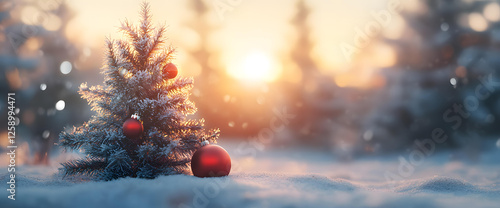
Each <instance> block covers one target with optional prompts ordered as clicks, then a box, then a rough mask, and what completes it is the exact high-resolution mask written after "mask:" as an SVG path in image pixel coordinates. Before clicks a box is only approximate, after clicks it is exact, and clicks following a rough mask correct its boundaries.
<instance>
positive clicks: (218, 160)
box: [191, 144, 231, 178]
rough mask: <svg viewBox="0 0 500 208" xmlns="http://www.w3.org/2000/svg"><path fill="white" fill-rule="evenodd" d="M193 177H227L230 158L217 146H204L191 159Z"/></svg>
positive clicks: (229, 169) (229, 168)
mask: <svg viewBox="0 0 500 208" xmlns="http://www.w3.org/2000/svg"><path fill="white" fill-rule="evenodd" d="M191 170H192V171H193V175H194V176H197V177H201V178H205V177H220V176H227V175H229V171H231V158H230V157H229V154H228V153H227V152H226V150H225V149H224V148H222V147H221V146H219V145H213V144H212V145H210V144H209V145H205V146H203V147H202V148H201V149H199V150H198V151H196V152H195V153H194V155H193V158H192V159H191Z"/></svg>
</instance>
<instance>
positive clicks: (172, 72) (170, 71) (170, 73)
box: [163, 63, 179, 79]
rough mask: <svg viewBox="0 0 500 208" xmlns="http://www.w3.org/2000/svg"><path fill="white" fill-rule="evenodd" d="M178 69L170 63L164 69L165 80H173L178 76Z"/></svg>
mask: <svg viewBox="0 0 500 208" xmlns="http://www.w3.org/2000/svg"><path fill="white" fill-rule="evenodd" d="M178 72H179V71H178V70H177V67H176V66H175V64H173V63H168V64H167V65H165V66H164V67H163V78H165V79H173V78H175V77H176V76H177V73H178Z"/></svg>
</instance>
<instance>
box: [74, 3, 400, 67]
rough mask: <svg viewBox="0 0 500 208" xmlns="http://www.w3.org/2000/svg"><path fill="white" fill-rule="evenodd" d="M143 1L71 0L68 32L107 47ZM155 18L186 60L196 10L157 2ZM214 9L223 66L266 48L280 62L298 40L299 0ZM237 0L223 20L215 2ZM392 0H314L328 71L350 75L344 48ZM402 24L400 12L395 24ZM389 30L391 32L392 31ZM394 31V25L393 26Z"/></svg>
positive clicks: (320, 53) (315, 26) (319, 55)
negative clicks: (295, 27)
mask: <svg viewBox="0 0 500 208" xmlns="http://www.w3.org/2000/svg"><path fill="white" fill-rule="evenodd" d="M141 2H142V0H105V1H104V0H68V3H69V5H70V6H71V7H72V8H73V9H74V10H75V12H76V16H75V17H74V19H73V20H72V22H71V23H70V25H69V27H68V30H67V34H68V36H70V37H73V38H78V40H79V41H81V42H84V43H86V45H87V46H89V47H102V46H103V43H104V38H105V36H111V37H115V38H116V37H119V33H118V32H117V27H118V26H119V25H120V21H121V20H124V19H125V18H126V19H128V20H130V21H131V22H137V21H138V20H139V15H138V12H139V10H140V4H141ZM149 2H150V4H151V8H152V14H153V21H154V22H155V23H165V24H166V25H168V31H167V36H168V37H169V40H170V43H171V44H172V45H174V46H176V48H178V52H179V54H178V59H179V60H178V61H180V62H186V61H187V59H188V57H186V56H185V54H186V51H187V49H188V48H189V47H192V46H193V43H194V42H195V41H196V39H193V38H190V37H196V36H193V34H192V31H191V30H190V29H189V27H188V26H187V25H186V23H187V22H188V20H189V17H191V16H192V11H191V10H190V8H189V7H188V5H187V1H185V0H151V1H149ZM207 2H209V3H210V5H211V8H212V10H213V12H212V13H213V14H212V15H211V18H212V19H213V21H214V23H215V25H217V26H218V29H217V32H216V33H215V34H213V37H211V39H212V42H211V43H212V47H214V48H218V49H219V50H220V51H222V52H223V54H222V56H223V57H222V58H221V60H218V61H219V62H222V63H221V64H222V65H229V66H230V65H231V63H230V62H235V64H236V65H237V63H236V62H242V61H243V60H244V57H245V56H248V54H249V53H253V52H254V51H259V52H264V54H266V56H270V57H272V58H271V59H273V60H274V62H279V60H276V59H277V58H278V57H280V55H283V53H286V51H287V50H288V49H289V47H290V46H291V44H290V43H291V42H292V41H294V31H293V27H291V26H290V22H291V18H292V17H293V15H294V14H295V4H296V1H290V0H274V1H268V0H241V1H226V0H207ZM221 2H222V3H224V2H237V3H235V4H234V5H229V4H228V3H226V4H225V5H227V6H229V7H230V9H231V10H229V11H227V12H226V13H225V14H224V18H223V19H220V18H219V16H218V14H217V12H216V9H215V7H214V6H213V5H214V3H221ZM387 2H389V0H378V1H365V0H308V1H306V3H307V4H308V5H309V6H310V7H311V8H312V15H311V16H310V18H309V23H310V25H311V27H312V30H313V33H312V39H313V41H314V42H315V45H316V46H315V48H314V51H313V57H314V58H315V59H316V60H317V61H318V62H319V63H320V67H321V68H323V70H324V71H326V73H333V74H335V73H345V72H346V71H348V70H349V64H348V62H347V61H346V58H345V55H343V53H342V52H341V50H340V44H341V43H342V42H345V43H348V44H351V45H352V44H353V42H354V39H353V37H354V35H355V33H356V32H355V29H356V28H364V27H365V25H366V24H367V23H368V22H370V21H374V17H373V16H372V15H371V14H370V12H378V11H381V10H385V9H387ZM388 28H401V22H400V21H399V22H398V18H397V17H396V16H394V18H393V21H392V22H391V27H388ZM388 28H386V29H387V30H389V29H388ZM392 30H394V29H392Z"/></svg>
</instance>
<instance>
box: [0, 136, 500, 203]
mask: <svg viewBox="0 0 500 208" xmlns="http://www.w3.org/2000/svg"><path fill="white" fill-rule="evenodd" d="M225 147H226V149H227V150H228V152H229V153H230V154H231V156H232V157H233V169H232V172H231V174H230V176H229V177H221V178H196V177H193V176H186V175H174V176H162V177H159V178H156V179H154V180H147V179H137V178H123V179H119V180H114V181H108V182H93V181H91V182H88V181H81V180H79V179H77V178H66V179H62V178H61V176H60V175H58V174H57V168H58V166H57V164H56V163H55V164H54V165H53V166H50V167H38V166H21V167H19V168H18V173H17V176H16V186H17V190H16V200H15V201H12V200H9V199H7V191H5V192H4V194H2V195H3V196H2V197H1V198H0V205H1V206H0V207H2V208H4V207H5V208H10V207H36V208H43V207H50V208H57V207H71V208H78V207H95V208H99V207H120V208H126V207H130V208H132V207H133V208H137V207H141V208H142V207H496V208H498V207H500V165H499V164H500V162H499V159H500V150H499V149H496V148H491V149H490V150H488V151H486V153H482V154H480V155H474V156H472V157H471V156H470V155H467V154H465V153H463V152H460V151H455V152H443V153H436V154H434V155H431V156H429V157H426V158H424V160H423V161H422V162H421V163H420V164H418V165H415V166H413V168H414V169H413V171H412V172H409V173H411V174H409V175H408V176H401V175H400V176H401V178H399V179H397V180H395V181H387V180H386V178H385V176H384V174H385V173H386V172H387V171H390V172H392V173H395V174H399V173H398V168H399V165H400V162H399V160H398V157H399V156H402V157H403V158H404V157H407V155H408V154H406V155H405V154H404V153H401V154H395V155H386V156H376V157H366V158H361V159H357V160H353V161H350V162H340V161H338V160H337V159H335V157H334V156H332V155H331V154H326V153H317V152H314V151H308V150H301V151H296V150H293V151H292V150H286V151H285V150H283V151H273V152H257V154H256V155H255V157H244V156H239V155H238V154H237V152H236V151H234V150H233V149H237V148H233V146H231V145H229V144H228V145H226V146H225ZM231 150H233V151H231ZM470 158H473V159H470ZM2 159H3V158H2ZM0 171H1V172H0V173H1V174H0V181H2V182H1V183H2V184H3V185H2V186H4V187H7V185H6V183H7V180H8V178H7V175H6V168H3V167H2V169H0ZM407 173H408V172H407Z"/></svg>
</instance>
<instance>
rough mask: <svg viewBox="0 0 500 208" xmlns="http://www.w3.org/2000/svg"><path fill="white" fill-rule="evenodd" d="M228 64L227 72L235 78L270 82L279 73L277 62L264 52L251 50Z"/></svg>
mask: <svg viewBox="0 0 500 208" xmlns="http://www.w3.org/2000/svg"><path fill="white" fill-rule="evenodd" d="M230 64H233V65H230V66H229V67H228V73H229V74H230V75H231V76H233V77H235V78H237V79H242V80H248V81H265V82H271V81H274V80H276V79H277V78H278V75H279V74H280V67H279V66H278V64H277V63H276V62H275V61H274V60H273V59H271V57H270V56H269V55H268V54H265V53H264V52H252V53H250V54H248V55H247V56H243V57H242V58H241V59H240V60H238V61H236V62H235V63H230Z"/></svg>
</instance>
